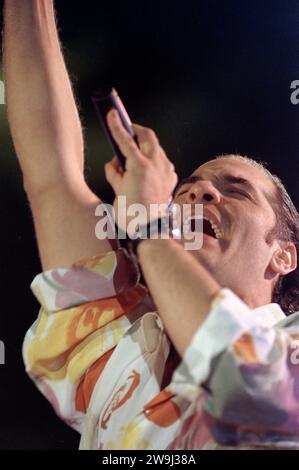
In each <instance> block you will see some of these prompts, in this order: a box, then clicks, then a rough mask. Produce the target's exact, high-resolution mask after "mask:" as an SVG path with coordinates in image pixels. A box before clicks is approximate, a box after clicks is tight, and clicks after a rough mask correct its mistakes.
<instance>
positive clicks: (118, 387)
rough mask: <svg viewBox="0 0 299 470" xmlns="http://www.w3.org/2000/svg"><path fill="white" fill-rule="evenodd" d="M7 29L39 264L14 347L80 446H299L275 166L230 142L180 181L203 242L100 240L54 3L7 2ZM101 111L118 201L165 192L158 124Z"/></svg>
mask: <svg viewBox="0 0 299 470" xmlns="http://www.w3.org/2000/svg"><path fill="white" fill-rule="evenodd" d="M4 40H5V44H4V69H5V82H6V93H7V104H8V114H9V121H10V126H11V131H12V135H13V140H14V144H15V148H16V152H17V155H18V158H19V161H20V165H21V168H22V171H23V176H24V187H25V190H26V193H27V196H28V199H29V201H30V205H31V209H32V213H33V218H34V223H35V230H36V236H37V241H38V247H39V253H40V259H41V263H42V268H43V271H44V272H43V273H42V274H40V275H38V276H37V277H36V278H35V279H34V281H33V283H32V289H33V292H34V293H35V295H36V297H37V299H38V300H39V301H40V303H41V311H40V314H39V316H38V319H37V320H36V322H35V323H34V325H33V326H32V327H31V328H30V329H29V331H28V333H27V335H26V339H25V343H24V360H25V363H26V369H27V372H28V374H29V375H30V377H31V378H32V380H33V381H34V382H35V384H36V385H37V387H38V388H39V390H40V391H41V392H42V393H43V394H44V395H45V397H46V398H47V399H48V400H49V401H50V402H51V404H52V405H53V407H54V409H55V411H56V413H57V414H58V416H60V417H61V419H63V420H64V421H66V422H67V423H69V424H70V425H71V426H72V427H73V428H75V429H76V430H78V431H79V432H80V433H81V444H80V448H82V449H184V450H186V449H214V448H220V447H223V446H224V447H225V448H227V447H229V446H234V447H236V448H256V447H261V446H263V448H264V447H266V448H297V447H298V446H299V365H298V363H299V349H297V347H298V348H299V313H296V311H297V309H298V288H299V282H298V272H297V249H298V246H299V245H298V243H299V218H298V214H297V211H296V209H295V207H294V205H293V204H292V202H291V200H290V198H289V196H288V194H287V192H286V190H285V188H284V187H283V185H282V183H281V182H280V180H279V179H278V178H277V177H275V176H273V175H271V173H270V172H268V171H267V170H266V169H265V168H263V167H262V166H261V165H259V164H258V163H256V162H254V161H252V160H249V159H246V158H243V157H240V156H234V155H229V156H224V157H221V158H216V159H213V160H211V161H209V162H207V163H205V164H204V165H201V166H200V167H199V168H197V169H196V170H195V171H194V173H193V174H192V175H191V176H190V177H188V178H186V179H185V180H183V181H182V182H181V183H180V184H179V186H178V187H177V189H176V191H175V194H174V202H175V203H176V204H178V205H179V206H183V205H184V204H191V206H195V205H196V204H202V205H203V217H204V224H203V229H204V230H203V246H202V247H201V249H199V250H195V251H187V250H186V249H184V243H183V240H177V239H174V238H171V237H168V239H157V238H154V239H145V240H139V243H138V244H137V243H136V244H135V254H131V253H129V252H128V251H127V250H126V249H123V248H120V247H119V246H118V245H117V243H116V242H115V241H114V240H109V239H108V238H106V239H105V240H99V239H97V238H96V236H95V224H96V222H97V218H96V217H95V209H96V207H97V206H98V205H99V204H100V200H99V198H98V197H97V196H96V195H95V194H93V192H92V191H91V190H90V189H89V187H88V186H87V184H86V182H85V179H84V171H83V170H84V162H83V160H84V159H83V149H84V145H83V138H82V131H81V126H80V121H79V116H78V112H77V109H76V105H75V100H74V97H73V93H72V88H71V84H70V81H69V78H68V75H67V71H66V68H65V64H64V61H63V57H62V53H61V50H60V45H59V39H58V35H57V30H56V24H55V15H54V8H53V4H52V1H51V0H9V1H6V2H5V34H4ZM108 124H109V126H110V129H111V132H112V134H113V136H114V138H115V140H116V142H117V143H118V145H119V147H120V148H121V150H122V152H123V154H124V156H125V157H126V171H125V172H122V171H121V170H120V169H119V167H118V164H117V161H116V159H113V160H112V161H111V162H110V163H108V164H107V165H106V167H105V172H106V178H107V180H108V182H109V183H110V184H111V186H112V188H113V190H114V192H115V196H116V200H115V204H114V208H115V211H116V213H117V212H118V211H119V210H120V208H119V207H118V204H117V201H118V199H117V196H125V197H126V201H127V206H130V205H131V204H135V203H140V204H142V205H143V206H145V207H146V208H147V209H148V208H149V207H150V205H151V204H167V202H168V201H169V199H170V197H171V196H172V193H173V190H174V188H175V186H176V183H177V177H176V174H175V170H174V167H173V165H172V164H171V162H170V161H169V160H168V158H167V156H166V155H165V153H164V151H163V150H162V148H161V147H160V145H159V141H158V139H157V137H156V135H155V134H154V132H153V131H151V130H149V129H146V128H143V127H141V126H135V127H134V128H135V131H136V134H137V136H138V142H139V147H137V145H136V143H135V142H134V140H133V139H132V138H131V137H130V136H129V135H128V134H127V133H126V131H125V130H124V129H123V127H122V125H121V122H120V119H119V116H118V114H117V113H116V112H115V111H111V112H110V113H109V115H108ZM149 221H150V220H149V219H146V220H144V225H146V224H147V223H148V222H149ZM122 228H123V229H124V230H126V228H127V227H126V226H125V227H122ZM140 269H141V270H142V272H143V276H144V278H145V281H146V286H147V287H145V286H143V285H142V284H141V283H140V281H139V279H140V275H139V273H140ZM289 313H290V314H291V315H290V316H289V317H286V315H287V314H289Z"/></svg>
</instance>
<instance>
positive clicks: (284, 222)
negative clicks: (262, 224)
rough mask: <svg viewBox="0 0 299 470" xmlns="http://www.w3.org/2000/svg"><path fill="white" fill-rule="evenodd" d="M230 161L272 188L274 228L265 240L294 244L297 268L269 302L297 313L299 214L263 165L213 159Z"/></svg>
mask: <svg viewBox="0 0 299 470" xmlns="http://www.w3.org/2000/svg"><path fill="white" fill-rule="evenodd" d="M222 158H232V159H235V160H240V161H243V162H245V163H247V164H249V165H251V166H253V167H255V168H258V169H260V170H261V171H262V172H263V173H264V174H265V175H266V176H268V178H270V180H271V181H272V182H273V184H274V188H275V193H274V198H273V210H274V213H275V215H276V220H277V225H276V227H275V228H274V230H271V236H268V238H271V240H273V238H274V237H275V238H277V239H278V240H281V241H284V242H292V243H294V245H295V247H296V251H297V257H298V264H297V267H296V269H295V270H294V271H292V272H291V273H289V274H286V275H285V276H280V277H279V279H278V282H277V283H276V285H275V287H274V289H273V292H272V302H276V303H278V304H279V305H280V307H281V308H282V310H283V311H284V313H285V314H286V315H288V314H291V313H294V312H296V311H298V310H299V214H298V212H297V209H296V207H295V206H294V204H293V202H292V200H291V198H290V196H289V194H288V192H287V190H286V189H285V187H284V185H283V183H282V181H281V179H280V178H279V177H278V176H276V175H274V174H272V173H271V172H270V171H269V170H268V168H267V164H266V163H265V162H260V161H256V160H254V159H253V158H249V157H245V156H242V155H220V156H219V157H217V159H222Z"/></svg>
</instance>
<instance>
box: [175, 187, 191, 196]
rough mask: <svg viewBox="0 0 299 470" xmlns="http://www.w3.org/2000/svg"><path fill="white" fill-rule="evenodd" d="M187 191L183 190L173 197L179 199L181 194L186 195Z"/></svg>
mask: <svg viewBox="0 0 299 470" xmlns="http://www.w3.org/2000/svg"><path fill="white" fill-rule="evenodd" d="M188 191H189V188H185V189H184V190H183V191H181V192H179V193H178V194H176V195H175V197H181V196H182V195H183V194H186V193H187V192H188Z"/></svg>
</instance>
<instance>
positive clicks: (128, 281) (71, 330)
mask: <svg viewBox="0 0 299 470" xmlns="http://www.w3.org/2000/svg"><path fill="white" fill-rule="evenodd" d="M31 288H32V290H33V292H34V294H35V296H36V297H37V299H38V300H39V302H40V304H41V310H40V312H39V316H38V318H37V320H36V322H35V323H34V324H33V325H32V327H31V328H30V329H29V330H28V332H27V334H26V336H25V340H24V345H23V357H24V362H25V365H26V371H27V373H28V374H29V376H30V377H31V379H32V380H33V381H34V382H35V384H36V386H37V387H38V389H39V390H40V391H41V392H42V393H43V395H44V396H45V397H46V398H47V399H48V400H49V401H50V403H51V404H52V406H53V408H54V410H55V411H56V413H57V415H58V416H59V417H60V418H62V419H63V420H64V421H66V422H67V423H68V424H69V425H71V426H72V427H73V428H75V429H76V430H77V431H79V432H81V430H82V423H83V419H84V416H85V412H86V410H87V407H88V403H89V400H90V397H91V394H92V391H93V388H94V385H95V383H96V382H97V380H98V378H99V377H100V375H101V373H102V371H103V370H104V368H105V366H106V364H107V363H108V361H109V358H110V356H111V354H112V353H113V350H114V349H115V347H116V346H117V344H118V342H119V340H120V338H121V337H122V336H123V335H124V333H125V332H126V330H127V329H128V328H129V327H130V325H131V323H132V322H133V320H134V318H133V317H134V315H135V313H134V314H133V315H131V312H132V311H134V307H136V306H137V305H138V304H139V303H140V302H141V301H142V300H143V299H144V297H145V296H146V294H147V291H146V289H145V288H144V287H143V286H141V285H140V284H139V271H138V267H137V265H136V263H135V262H134V259H133V258H131V257H129V256H128V254H127V252H126V251H125V250H123V249H119V250H117V251H113V252H109V253H106V254H103V255H99V256H96V257H94V258H92V259H88V260H83V261H80V262H78V263H75V264H74V265H72V266H70V267H66V268H61V269H54V270H51V271H47V272H45V273H42V274H39V275H38V276H37V277H36V278H35V279H34V281H33V283H32V286H31Z"/></svg>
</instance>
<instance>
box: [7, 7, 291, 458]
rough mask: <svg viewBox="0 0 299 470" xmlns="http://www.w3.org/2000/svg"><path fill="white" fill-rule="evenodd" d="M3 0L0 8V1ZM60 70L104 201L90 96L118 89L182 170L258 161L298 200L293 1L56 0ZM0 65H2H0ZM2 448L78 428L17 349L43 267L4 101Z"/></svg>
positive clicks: (103, 148)
mask: <svg viewBox="0 0 299 470" xmlns="http://www.w3.org/2000/svg"><path fill="white" fill-rule="evenodd" d="M2 3H3V2H0V4H1V7H2ZM56 7H57V12H58V22H59V27H60V35H61V39H62V42H63V46H64V53H65V56H66V60H67V64H68V68H69V71H70V74H71V77H72V80H73V83H74V87H75V90H76V95H77V98H78V102H79V105H80V108H81V116H82V120H83V125H84V132H85V140H86V161H87V165H86V176H87V179H88V181H89V184H90V185H91V186H92V188H93V189H94V190H95V191H96V192H97V193H98V194H100V195H101V196H102V197H104V199H106V200H108V201H111V198H112V193H111V191H110V189H109V188H108V185H107V183H106V182H105V180H104V178H103V163H104V162H106V161H107V160H108V159H110V158H111V150H110V147H109V145H108V144H107V143H106V141H105V138H104V137H103V134H102V132H101V130H100V128H99V125H98V122H97V119H96V116H95V114H94V111H93V108H92V105H91V102H90V95H91V94H92V92H93V91H94V89H95V88H97V87H98V86H100V85H103V84H108V85H111V84H112V85H114V86H115V87H116V88H117V90H118V91H119V93H120V95H121V96H122V98H123V101H124V103H125V105H126V107H127V109H128V111H129V113H130V115H131V117H132V119H133V120H134V121H135V122H138V123H140V124H143V125H146V126H148V127H151V128H153V129H154V130H155V131H156V133H157V134H158V136H159V139H160V142H161V143H162V145H163V147H164V148H165V149H166V152H167V154H168V155H169V157H170V158H171V159H172V160H173V161H174V163H175V164H176V166H177V170H178V173H179V175H180V176H186V175H188V173H190V172H191V171H193V170H194V169H195V168H196V167H197V166H199V165H200V163H201V162H203V161H205V160H207V159H209V158H211V157H213V156H214V155H217V154H221V153H232V152H234V153H236V152H237V153H241V154H246V155H249V156H253V157H255V158H257V159H261V160H266V161H267V162H268V163H269V167H270V169H271V170H273V171H274V172H275V173H278V174H279V176H280V177H281V178H282V179H283V181H284V182H285V184H286V186H287V188H288V190H289V193H290V195H291V197H292V198H293V200H294V202H295V204H296V205H297V207H298V205H299V192H298V190H297V188H298V170H299V158H298V150H299V139H298V124H299V120H298V117H299V105H298V106H294V105H293V104H291V101H290V95H291V90H290V84H291V82H292V81H293V80H296V79H297V80H299V70H298V68H299V67H298V66H299V54H298V53H299V1H297V0H280V1H278V0H263V1H261V0H260V1H257V0H250V1H247V2H245V1H241V0H240V1H236V0H226V1H225V2H223V1H220V0H209V1H207V0H205V1H200V0H197V1H196V0H185V1H184V2H182V1H180V2H178V1H177V2H176V1H169V0H163V1H161V2H158V1H153V0H152V1H144V0H139V1H135V0H132V1H130V2H129V1H123V2H121V3H120V2H119V3H117V2H112V1H110V2H108V1H97V2H96V1H91V0H85V1H84V2H80V3H78V4H77V3H76V4H75V3H73V2H70V1H66V0H57V1H56ZM1 73H2V68H1ZM0 146H1V152H0V170H1V177H0V195H1V198H0V223H1V225H0V227H1V230H0V241H1V245H0V246H1V263H0V270H1V271H0V278H1V316H0V339H1V340H2V341H3V342H4V343H5V351H6V364H5V365H2V366H0V384H1V385H0V449H63V448H64V449H72V448H76V447H77V445H78V436H77V434H76V433H74V432H73V431H71V430H69V429H68V428H67V427H66V426H65V425H64V424H63V423H61V422H60V421H59V419H58V418H56V417H55V415H54V412H53V411H52V410H51V408H50V406H49V405H48V403H47V402H46V401H45V400H44V399H43V397H42V396H41V395H40V394H39V392H37V391H36V390H35V388H34V386H33V385H32V384H31V382H30V381H29V379H27V377H26V375H25V372H24V366H23V363H22V357H21V347H22V340H23V337H24V334H25V331H26V330H27V328H28V327H29V325H30V324H31V323H32V322H33V321H34V319H35V317H36V315H37V312H38V304H37V302H36V301H35V300H34V298H33V296H32V294H31V292H30V290H29V285H30V282H31V280H32V279H33V277H34V276H35V275H36V274H37V273H38V272H39V270H40V266H39V262H38V258H37V250H36V244H35V239H34V233H33V227H32V220H31V216H30V211H29V208H28V204H27V202H26V197H25V194H24V192H23V189H22V177H21V173H20V170H19V167H18V164H17V161H16V157H15V154H14V150H13V146H12V143H11V139H10V136H9V129H8V125H7V118H6V107H5V106H3V105H2V106H0Z"/></svg>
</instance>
